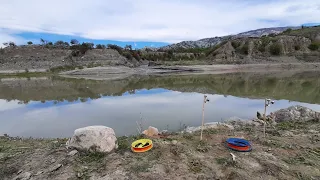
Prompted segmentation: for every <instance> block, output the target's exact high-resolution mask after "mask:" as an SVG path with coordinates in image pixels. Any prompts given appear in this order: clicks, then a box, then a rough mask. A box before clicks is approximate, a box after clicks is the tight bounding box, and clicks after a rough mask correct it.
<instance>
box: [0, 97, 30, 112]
mask: <svg viewBox="0 0 320 180" xmlns="http://www.w3.org/2000/svg"><path fill="white" fill-rule="evenodd" d="M18 102H19V101H17V100H14V101H10V102H8V101H6V100H3V99H0V113H1V112H4V111H8V110H13V109H17V108H20V107H23V106H25V105H24V104H18Z"/></svg>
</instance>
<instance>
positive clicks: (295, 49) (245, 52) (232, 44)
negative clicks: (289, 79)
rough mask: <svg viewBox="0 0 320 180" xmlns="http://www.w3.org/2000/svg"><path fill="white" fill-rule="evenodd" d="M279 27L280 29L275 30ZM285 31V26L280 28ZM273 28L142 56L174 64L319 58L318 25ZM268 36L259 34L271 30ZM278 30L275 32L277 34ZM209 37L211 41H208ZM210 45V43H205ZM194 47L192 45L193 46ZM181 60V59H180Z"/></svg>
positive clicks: (284, 61)
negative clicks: (203, 45)
mask: <svg viewBox="0 0 320 180" xmlns="http://www.w3.org/2000/svg"><path fill="white" fill-rule="evenodd" d="M278 30H279V29H278ZM280 30H284V29H280ZM280 30H279V31H276V30H274V29H267V30H266V29H261V30H259V31H258V30H256V31H252V32H248V33H241V34H239V35H237V36H229V37H222V38H219V37H217V38H208V39H205V41H206V42H207V45H208V44H210V43H211V44H215V45H214V46H210V47H207V48H201V43H199V42H200V41H202V40H199V41H194V42H196V45H190V44H189V43H188V42H182V43H180V45H183V46H180V47H176V48H175V45H171V46H170V47H171V48H172V49H169V50H163V49H158V50H157V52H152V53H153V55H152V56H151V55H150V52H149V54H147V55H146V56H145V57H146V59H148V60H150V61H157V62H159V60H161V59H162V60H166V61H169V60H171V61H172V63H173V64H175V63H176V64H177V63H178V64H179V63H182V64H183V63H186V62H188V63H190V64H194V63H193V61H194V60H198V61H197V62H199V60H201V61H202V62H205V63H207V64H248V63H272V62H275V63H298V62H319V61H320V51H319V50H320V26H316V27H304V28H300V29H298V28H296V29H291V28H289V29H287V30H285V31H283V32H281V33H279V32H280ZM270 32H273V33H272V34H269V35H262V36H261V37H255V36H260V35H261V34H264V33H270ZM276 33H277V34H276ZM248 36H250V37H248ZM211 40H212V41H211ZM208 46H209V45H208ZM192 47H193V48H192ZM182 60H183V61H182Z"/></svg>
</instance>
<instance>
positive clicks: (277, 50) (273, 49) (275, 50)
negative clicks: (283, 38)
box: [270, 43, 282, 56]
mask: <svg viewBox="0 0 320 180" xmlns="http://www.w3.org/2000/svg"><path fill="white" fill-rule="evenodd" d="M281 50H282V48H281V45H280V44H279V43H274V44H272V45H271V46H270V53H271V54H272V55H276V56H278V55H280V54H281Z"/></svg>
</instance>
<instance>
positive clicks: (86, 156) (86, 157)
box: [79, 152, 106, 164]
mask: <svg viewBox="0 0 320 180" xmlns="http://www.w3.org/2000/svg"><path fill="white" fill-rule="evenodd" d="M105 156H106V153H100V152H90V153H89V152H88V153H83V154H81V156H79V160H80V162H82V163H86V164H90V163H93V162H95V163H100V162H102V160H103V158H104V157H105Z"/></svg>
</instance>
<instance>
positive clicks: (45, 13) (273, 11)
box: [0, 0, 320, 42]
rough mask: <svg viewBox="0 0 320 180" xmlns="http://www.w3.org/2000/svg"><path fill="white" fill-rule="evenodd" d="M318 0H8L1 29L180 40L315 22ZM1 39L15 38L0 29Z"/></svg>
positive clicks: (3, 7)
mask: <svg viewBox="0 0 320 180" xmlns="http://www.w3.org/2000/svg"><path fill="white" fill-rule="evenodd" d="M319 20H320V0H303V1H302V0H270V1H263V0H243V1H238V0H229V1H222V0H197V1H193V0H135V1H133V0H131V1H130V0H117V1H111V0H91V1H85V0H68V1H66V0H55V1H44V0H28V1H25V0H10V1H5V0H2V1H1V6H0V28H5V29H8V30H10V31H30V32H48V33H54V34H64V35H77V36H81V37H85V38H90V39H108V40H123V41H161V42H179V41H182V40H197V39H200V38H206V37H214V36H222V35H227V34H234V33H239V32H243V31H246V30H252V29H257V28H263V27H271V26H287V25H288V26H289V25H300V24H303V23H308V22H319ZM0 39H1V40H3V39H4V40H11V39H12V40H19V39H16V37H15V36H12V35H11V36H10V33H8V32H4V31H3V30H2V31H0Z"/></svg>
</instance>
